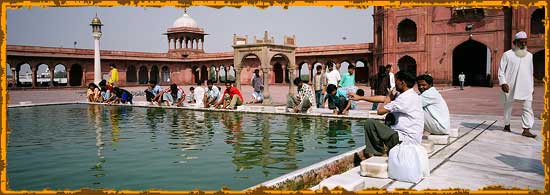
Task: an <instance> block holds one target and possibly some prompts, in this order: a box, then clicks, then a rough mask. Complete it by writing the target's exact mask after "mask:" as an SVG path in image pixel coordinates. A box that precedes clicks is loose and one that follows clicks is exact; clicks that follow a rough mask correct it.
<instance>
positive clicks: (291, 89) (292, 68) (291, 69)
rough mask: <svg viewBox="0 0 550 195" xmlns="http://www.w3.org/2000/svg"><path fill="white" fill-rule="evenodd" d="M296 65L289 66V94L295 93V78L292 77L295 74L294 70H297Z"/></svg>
mask: <svg viewBox="0 0 550 195" xmlns="http://www.w3.org/2000/svg"><path fill="white" fill-rule="evenodd" d="M295 67H296V66H294V67H293V66H290V67H289V68H288V77H290V78H288V81H289V85H288V94H289V95H294V83H293V82H292V81H293V80H294V78H292V77H293V76H294V71H295V69H296V68H295Z"/></svg>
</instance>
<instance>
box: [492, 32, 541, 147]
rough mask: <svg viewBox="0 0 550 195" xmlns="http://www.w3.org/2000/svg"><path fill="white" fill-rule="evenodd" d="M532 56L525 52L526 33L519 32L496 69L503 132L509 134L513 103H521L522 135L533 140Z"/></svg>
mask: <svg viewBox="0 0 550 195" xmlns="http://www.w3.org/2000/svg"><path fill="white" fill-rule="evenodd" d="M533 80H534V79H533V54H531V53H530V52H529V51H527V33H525V32H523V31H521V32H518V33H517V34H516V35H515V37H514V48H512V49H510V50H508V51H506V52H504V54H503V55H502V59H501V60H500V66H499V69H498V82H499V85H500V87H501V89H502V94H501V95H502V96H501V97H502V100H503V103H504V131H506V132H510V131H511V130H510V117H511V115H512V105H513V103H514V102H515V101H518V102H522V103H523V114H522V115H521V122H522V127H523V133H522V135H523V136H525V137H531V138H534V137H536V135H534V134H532V133H531V132H530V131H529V130H530V129H531V128H532V127H533V123H534V120H535V119H534V118H535V117H534V114H533V108H532V106H531V104H532V102H533V91H534V82H533Z"/></svg>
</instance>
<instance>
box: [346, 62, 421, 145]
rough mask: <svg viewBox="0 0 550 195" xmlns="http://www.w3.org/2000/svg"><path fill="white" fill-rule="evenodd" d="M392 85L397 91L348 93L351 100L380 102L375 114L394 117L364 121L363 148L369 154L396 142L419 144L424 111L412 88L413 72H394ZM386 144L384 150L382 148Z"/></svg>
mask: <svg viewBox="0 0 550 195" xmlns="http://www.w3.org/2000/svg"><path fill="white" fill-rule="evenodd" d="M395 78H396V79H395V88H396V90H397V91H398V92H399V93H398V94H395V93H393V91H390V92H389V93H388V95H386V96H371V97H359V96H356V95H351V96H352V98H351V99H353V100H357V101H359V100H365V101H369V102H383V105H382V106H379V107H378V110H377V113H378V114H379V115H383V114H391V115H392V116H394V118H395V120H394V122H393V123H391V124H384V123H381V122H378V121H374V120H372V119H367V121H366V123H365V152H366V153H367V154H369V155H370V156H381V155H383V154H388V153H389V151H390V149H391V148H393V147H394V146H396V145H397V144H399V143H404V144H417V145H419V144H421V142H422V134H423V133H422V132H423V131H424V112H423V111H422V99H421V97H420V96H419V95H418V94H417V93H416V92H415V91H414V89H413V87H414V84H415V81H416V78H415V76H413V75H412V74H411V73H408V72H405V71H399V72H397V73H396V74H395ZM384 146H386V148H387V150H385V149H384V148H385V147H384Z"/></svg>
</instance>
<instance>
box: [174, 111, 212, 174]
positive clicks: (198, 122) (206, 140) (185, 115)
mask: <svg viewBox="0 0 550 195" xmlns="http://www.w3.org/2000/svg"><path fill="white" fill-rule="evenodd" d="M204 115H205V113H204V112H188V111H181V110H179V111H177V112H174V113H173V115H172V123H171V124H172V125H171V129H170V131H169V132H168V135H169V141H168V144H169V145H170V146H171V147H170V148H171V149H179V150H180V152H179V153H180V154H179V156H181V157H184V158H185V160H191V159H196V158H197V157H195V156H189V155H190V154H191V153H192V151H197V150H199V151H200V150H203V148H204V147H207V146H210V145H212V143H213V142H212V138H213V136H214V129H213V128H211V127H208V126H207V125H205V116H204ZM185 162H186V161H184V160H182V161H177V162H175V163H185Z"/></svg>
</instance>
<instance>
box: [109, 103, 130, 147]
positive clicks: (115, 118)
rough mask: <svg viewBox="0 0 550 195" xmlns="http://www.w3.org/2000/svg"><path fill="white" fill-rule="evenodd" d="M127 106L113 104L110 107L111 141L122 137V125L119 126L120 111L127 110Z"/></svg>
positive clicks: (116, 140)
mask: <svg viewBox="0 0 550 195" xmlns="http://www.w3.org/2000/svg"><path fill="white" fill-rule="evenodd" d="M125 107H126V106H121V107H119V106H111V107H109V110H110V114H111V115H110V119H111V141H112V142H118V141H119V139H120V127H119V120H120V114H119V112H123V110H125V109H124V108H125Z"/></svg>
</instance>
